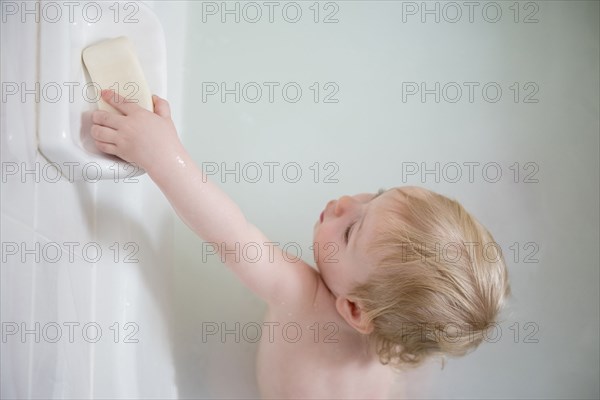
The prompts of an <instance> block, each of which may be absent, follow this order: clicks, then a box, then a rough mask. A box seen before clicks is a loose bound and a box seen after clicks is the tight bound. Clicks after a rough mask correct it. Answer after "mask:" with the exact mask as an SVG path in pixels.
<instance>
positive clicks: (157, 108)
mask: <svg viewBox="0 0 600 400" xmlns="http://www.w3.org/2000/svg"><path fill="white" fill-rule="evenodd" d="M152 102H153V103H154V112H155V113H156V114H158V115H160V116H161V117H165V118H171V106H170V105H169V102H168V101H166V100H165V99H163V98H160V97H158V96H157V95H153V96H152Z"/></svg>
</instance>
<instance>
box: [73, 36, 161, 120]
mask: <svg viewBox="0 0 600 400" xmlns="http://www.w3.org/2000/svg"><path fill="white" fill-rule="evenodd" d="M82 56H83V62H84V64H85V67H86V68H87V70H88V72H89V74H90V78H91V79H92V82H95V83H96V84H97V85H98V86H100V88H102V89H112V90H114V91H116V92H117V93H119V94H120V95H121V96H123V97H125V98H126V99H127V100H128V101H137V104H138V105H139V106H140V107H143V108H145V109H146V110H149V111H154V106H153V104H152V93H151V92H150V88H149V87H148V83H147V82H146V78H145V77H144V71H143V70H142V67H141V66H140V62H139V60H138V58H137V56H136V54H135V51H134V49H133V44H132V43H131V42H130V41H129V39H127V37H125V36H120V37H117V38H114V39H108V40H103V41H102V42H99V43H97V44H95V45H92V46H89V47H87V48H85V49H84V50H83V54H82ZM99 97H100V94H99V93H98V98H99ZM98 108H99V109H101V110H106V111H109V112H112V113H115V114H121V113H120V112H119V111H117V110H116V109H114V108H113V107H112V106H110V105H109V104H107V103H106V102H105V101H104V100H102V99H101V98H99V101H98Z"/></svg>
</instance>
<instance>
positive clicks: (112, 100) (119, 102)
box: [101, 89, 142, 115]
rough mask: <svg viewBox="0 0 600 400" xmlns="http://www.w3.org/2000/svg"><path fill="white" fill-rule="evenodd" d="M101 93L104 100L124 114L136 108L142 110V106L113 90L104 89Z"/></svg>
mask: <svg viewBox="0 0 600 400" xmlns="http://www.w3.org/2000/svg"><path fill="white" fill-rule="evenodd" d="M101 94H102V99H103V100H104V101H106V102H107V103H108V104H110V105H111V106H113V107H114V108H116V109H117V110H119V111H121V112H122V113H123V114H124V115H129V114H131V113H133V112H135V111H137V110H142V107H140V106H138V105H137V104H136V103H134V102H130V101H127V100H126V99H125V97H123V96H121V95H120V94H119V93H117V92H115V91H114V90H111V89H104V90H102V93H101Z"/></svg>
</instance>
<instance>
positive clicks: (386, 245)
mask: <svg viewBox="0 0 600 400" xmlns="http://www.w3.org/2000/svg"><path fill="white" fill-rule="evenodd" d="M392 190H393V191H394V196H391V197H392V199H393V200H391V201H393V202H395V204H394V206H392V207H388V208H386V209H385V210H384V212H383V218H382V221H380V222H379V224H378V228H377V234H376V237H375V238H374V240H372V241H371V242H370V245H369V247H368V249H367V252H368V253H369V254H370V255H372V256H373V257H374V258H375V259H376V260H377V262H376V267H375V270H374V272H373V273H371V275H370V276H369V279H368V281H367V282H365V283H363V284H360V285H358V286H357V287H356V288H355V289H354V290H353V291H352V292H351V294H350V295H351V296H352V297H354V298H355V299H356V300H357V301H358V302H359V304H361V307H362V308H363V310H364V311H365V312H366V316H367V319H368V320H369V321H370V322H372V324H373V327H374V329H373V332H372V333H371V334H370V336H369V338H370V339H371V340H372V341H373V343H374V345H375V349H376V351H377V354H378V355H379V358H380V360H381V362H382V363H384V364H391V365H392V366H395V367H404V366H415V365H418V364H420V363H421V362H422V361H424V360H425V359H427V358H429V356H434V355H437V356H444V355H450V356H462V355H464V354H466V353H468V352H469V351H472V350H474V349H475V348H476V347H477V346H478V345H479V344H480V343H481V341H482V340H483V339H484V337H485V335H486V333H487V331H488V330H489V329H490V328H491V327H492V326H493V325H494V323H495V320H496V318H497V316H498V314H499V312H500V310H501V308H502V306H503V303H504V302H505V299H506V297H508V296H509V294H510V287H509V284H508V275H507V271H506V266H505V263H504V259H503V257H502V252H501V250H500V249H499V246H498V245H497V244H496V243H495V242H494V239H493V237H492V235H491V234H490V233H489V232H488V230H487V229H486V228H484V227H483V226H482V225H481V224H480V223H479V222H478V221H477V220H476V219H475V218H474V217H473V216H471V215H470V214H469V213H468V212H467V211H466V210H465V209H464V208H463V207H462V206H461V205H460V204H459V203H458V202H456V201H454V200H451V199H449V198H447V197H444V196H442V195H439V194H437V193H434V192H431V191H428V190H424V189H418V193H417V194H416V195H411V194H410V193H411V191H408V190H402V189H400V188H394V189H392ZM413 190H415V191H416V190H417V189H416V188H415V189H413Z"/></svg>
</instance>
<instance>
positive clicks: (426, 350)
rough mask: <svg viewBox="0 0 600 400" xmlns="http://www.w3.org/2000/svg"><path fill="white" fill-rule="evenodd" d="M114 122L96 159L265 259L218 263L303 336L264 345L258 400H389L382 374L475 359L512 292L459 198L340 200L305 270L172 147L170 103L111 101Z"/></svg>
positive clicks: (382, 195)
mask: <svg viewBox="0 0 600 400" xmlns="http://www.w3.org/2000/svg"><path fill="white" fill-rule="evenodd" d="M102 97H103V99H104V100H105V101H107V102H108V103H109V104H110V105H112V106H113V107H114V108H116V109H117V110H119V111H120V112H121V113H123V114H124V115H116V114H109V113H107V112H105V111H95V112H94V113H93V122H94V125H93V126H92V130H91V134H92V137H93V138H94V139H95V141H96V142H95V143H96V146H97V147H98V149H100V150H101V151H103V152H105V153H108V154H113V155H116V156H118V157H120V158H122V159H124V160H126V161H129V162H132V163H135V164H136V165H138V166H140V167H141V168H143V169H144V170H146V172H147V173H148V175H149V176H150V177H151V178H152V180H153V181H154V182H155V183H156V184H157V185H158V186H159V188H160V189H161V190H162V192H163V193H164V194H165V196H166V197H167V198H168V199H169V201H170V202H171V204H172V205H173V207H174V209H175V211H176V212H177V214H178V215H179V217H180V218H181V219H182V220H183V221H184V222H185V223H186V224H187V225H188V226H189V227H190V228H191V229H192V230H193V231H194V232H196V233H197V234H198V235H199V236H200V237H202V238H203V239H204V240H205V241H207V242H210V243H217V244H222V243H224V244H225V245H224V246H218V248H219V249H223V248H224V249H235V248H236V245H235V244H236V243H238V248H239V247H243V245H244V244H245V243H253V244H258V245H261V246H263V248H262V249H261V250H262V254H263V255H265V254H270V255H272V256H270V257H263V258H261V259H260V260H259V261H258V262H250V261H253V260H246V258H247V257H240V256H239V254H238V255H236V254H232V252H224V256H225V257H224V260H225V264H227V266H228V267H230V268H231V269H232V270H233V272H234V273H235V274H236V275H237V276H238V277H239V278H240V279H241V280H242V281H243V282H244V284H245V285H246V286H247V287H248V288H250V289H251V290H252V291H253V292H254V293H256V295H258V296H259V297H260V298H262V299H263V300H264V301H265V302H266V303H267V305H268V311H267V315H266V317H265V321H268V322H269V324H270V325H271V326H279V327H282V326H285V325H286V324H290V323H293V324H294V325H293V326H295V327H299V328H300V329H301V330H302V335H297V334H296V332H292V331H293V329H290V330H289V332H290V333H289V334H288V336H289V338H288V340H284V338H283V337H282V335H266V334H264V335H262V337H261V343H260V347H259V352H258V360H257V378H258V384H259V388H260V391H261V394H262V396H263V397H265V398H296V399H299V398H335V399H341V398H363V399H364V398H369V399H374V398H386V397H387V396H389V391H390V387H391V384H392V381H393V377H394V376H393V369H392V368H390V366H391V367H397V368H400V367H405V366H414V365H418V364H419V363H421V362H422V361H423V360H425V359H426V358H429V357H431V356H443V355H450V356H460V355H463V354H466V353H467V352H468V351H470V350H472V349H474V348H475V347H477V346H478V345H479V343H480V342H481V341H482V340H483V338H484V335H485V333H486V331H487V329H488V328H490V327H491V326H492V324H493V323H494V322H495V319H496V317H497V316H498V313H499V311H500V309H501V308H502V305H503V303H504V301H505V299H506V298H507V296H508V295H509V285H508V277H507V272H506V267H505V264H504V261H503V259H502V254H501V252H500V251H499V248H498V247H497V246H496V245H495V243H494V239H493V238H492V236H491V235H490V233H489V232H488V231H487V230H486V229H485V228H484V227H483V226H482V225H481V224H479V223H478V222H477V221H476V220H475V219H474V218H473V217H472V216H471V215H469V214H468V213H467V212H466V211H465V210H464V208H463V207H462V206H461V205H460V204H458V203H457V202H456V201H453V200H450V199H448V198H446V197H444V196H441V195H439V194H436V193H433V192H431V191H428V190H425V189H421V188H417V187H402V188H394V189H390V190H386V191H383V190H380V191H379V192H378V193H377V194H368V193H365V194H359V195H355V196H342V197H340V198H339V199H337V200H331V201H330V202H329V203H327V205H326V207H325V209H324V210H323V212H322V213H321V215H320V217H319V220H318V221H317V222H316V223H315V226H314V257H315V262H316V265H317V269H316V270H315V269H313V268H311V267H310V266H309V265H308V264H305V263H304V262H303V261H301V260H300V261H299V260H297V258H295V257H293V256H287V255H286V254H284V253H283V251H282V250H281V249H279V248H275V249H273V248H272V246H271V247H269V246H270V242H269V240H268V239H267V237H265V236H264V234H263V233H262V232H261V231H260V230H259V229H258V228H256V227H255V226H254V225H252V224H251V223H250V222H248V221H247V220H246V218H245V217H244V215H243V214H242V212H241V211H240V209H239V207H238V206H237V205H236V204H235V203H234V202H233V201H232V200H231V199H230V198H229V197H228V196H227V195H226V194H225V193H223V192H222V191H221V190H220V189H219V188H218V187H217V186H216V185H214V184H213V183H212V182H211V181H209V180H207V179H206V178H205V177H204V176H203V173H202V171H201V170H200V169H199V168H198V167H197V166H196V164H195V163H194V161H193V160H192V159H191V157H190V156H189V155H188V153H187V152H186V151H185V149H184V148H183V146H182V144H181V142H180V141H179V139H178V136H177V133H176V130H175V126H174V124H173V122H172V120H171V116H170V108H169V104H168V103H167V101H165V100H164V99H161V98H159V97H158V96H153V102H154V113H152V112H149V111H146V110H144V109H142V108H141V107H139V106H137V105H136V104H133V103H128V102H126V101H124V99H123V98H122V97H120V96H119V95H117V94H116V93H114V92H112V91H106V90H105V91H103V92H102Z"/></svg>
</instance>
